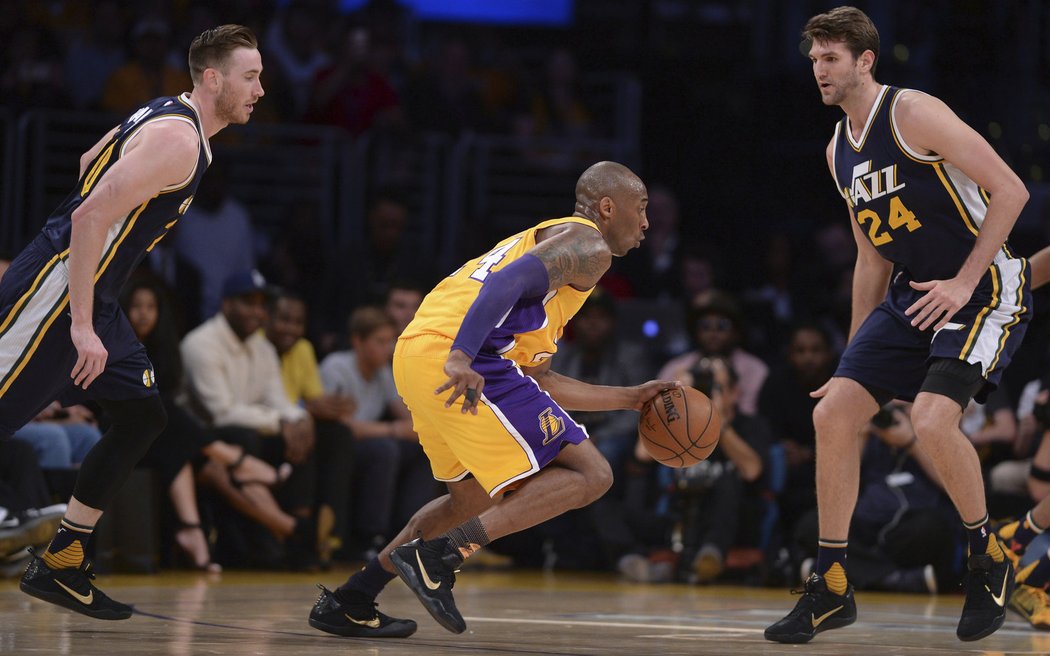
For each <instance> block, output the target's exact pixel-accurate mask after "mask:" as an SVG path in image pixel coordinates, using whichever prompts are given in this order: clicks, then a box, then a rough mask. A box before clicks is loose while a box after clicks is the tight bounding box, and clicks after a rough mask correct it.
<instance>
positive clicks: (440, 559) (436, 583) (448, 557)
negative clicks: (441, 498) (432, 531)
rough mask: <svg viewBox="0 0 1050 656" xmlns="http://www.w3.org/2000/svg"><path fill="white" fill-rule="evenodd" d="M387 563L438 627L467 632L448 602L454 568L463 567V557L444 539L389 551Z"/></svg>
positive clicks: (454, 605) (453, 580)
mask: <svg viewBox="0 0 1050 656" xmlns="http://www.w3.org/2000/svg"><path fill="white" fill-rule="evenodd" d="M390 562H392V563H393V564H394V569H396V570H397V574H398V576H400V577H401V580H402V581H404V582H405V584H406V585H408V587H409V588H411V590H412V592H415V593H416V596H417V597H419V600H420V601H421V602H423V606H425V607H426V609H427V611H429V612H430V615H431V616H432V617H433V618H434V619H435V620H437V622H438V624H440V625H441V626H443V627H445V628H446V629H448V630H449V631H451V632H453V633H463V632H464V631H466V630H467V623H466V622H465V621H464V620H463V616H462V615H460V614H459V610H457V609H456V600H455V599H453V598H452V586H453V585H455V583H456V573H455V572H456V568H457V567H459V566H460V565H461V564H462V563H463V556H462V554H460V552H459V549H456V548H455V547H454V546H453V545H452V542H451V541H450V540H449V539H448V538H438V539H436V540H427V541H425V542H424V541H423V540H421V539H419V538H416V539H415V540H412V541H411V542H409V543H408V544H403V545H401V546H400V547H397V548H395V549H394V550H393V551H391V552H390Z"/></svg>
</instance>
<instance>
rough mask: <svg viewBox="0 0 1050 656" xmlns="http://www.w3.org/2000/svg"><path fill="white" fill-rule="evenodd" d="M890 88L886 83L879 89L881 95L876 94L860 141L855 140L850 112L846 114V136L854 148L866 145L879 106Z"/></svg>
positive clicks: (858, 148)
mask: <svg viewBox="0 0 1050 656" xmlns="http://www.w3.org/2000/svg"><path fill="white" fill-rule="evenodd" d="M888 90H889V87H888V86H886V85H885V84H884V85H882V88H881V89H879V95H877V96H875V102H874V103H872V105H871V111H870V112H868V118H867V120H865V121H864V129H863V130H861V132H860V141H854V140H853V125H852V124H851V123H850V120H849V114H847V115H846V138H847V139H849V143H850V145H851V146H853V149H854V150H860V149H861V148H862V147H863V146H864V141H865V140H866V139H867V138H868V132H870V131H871V124H872V123H873V122H874V121H875V114H876V113H877V112H878V111H879V107H881V106H882V99H883V97H884V96H885V95H886V92H887V91H888Z"/></svg>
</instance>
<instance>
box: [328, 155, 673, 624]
mask: <svg viewBox="0 0 1050 656" xmlns="http://www.w3.org/2000/svg"><path fill="white" fill-rule="evenodd" d="M647 202H648V198H647V193H646V189H645V185H644V184H642V181H641V180H640V179H639V178H638V176H636V175H635V174H634V173H632V172H631V171H630V170H629V169H627V168H626V167H625V166H623V165H621V164H617V163H615V162H599V163H597V164H595V165H593V166H591V167H590V168H588V169H587V170H586V171H584V172H583V174H582V175H581V176H580V179H579V181H577V183H576V209H575V212H574V213H573V215H572V216H571V217H565V218H561V219H554V220H552V221H546V222H544V223H540V224H539V225H537V226H535V227H533V228H530V229H529V230H525V231H524V232H521V233H518V234H516V235H513V236H511V237H509V238H507V239H505V240H503V241H502V242H500V243H499V244H497V245H496V247H495V248H493V249H492V250H491V251H490V252H489V253H487V254H485V255H483V256H481V257H478V258H475V259H473V260H471V261H470V262H467V263H466V264H465V265H463V266H462V267H460V268H459V269H458V270H457V271H455V272H454V273H453V274H452V275H450V276H449V277H448V278H446V279H445V280H444V281H442V282H441V283H440V284H439V285H438V286H437V287H436V288H435V289H434V290H433V291H432V292H431V293H430V294H429V295H428V296H427V297H426V298H425V299H424V300H423V304H422V305H421V306H420V308H419V310H418V312H417V313H416V317H415V319H414V320H413V321H412V323H410V324H409V325H408V327H407V328H406V329H405V331H404V333H403V334H402V335H401V337H400V339H399V340H398V343H397V349H396V350H395V352H394V380H395V382H396V383H397V388H398V392H399V393H400V394H401V396H402V397H403V398H404V400H405V403H407V404H408V408H409V410H410V411H411V412H412V421H413V426H414V428H415V430H416V432H417V433H418V434H419V440H420V443H421V444H422V445H423V448H424V449H425V450H426V453H427V457H428V458H429V459H430V462H431V467H432V469H433V472H434V477H435V478H437V479H438V480H440V481H444V482H445V483H446V484H447V485H448V490H449V493H448V494H446V495H445V496H443V497H441V498H439V499H436V500H434V501H432V502H431V503H429V504H427V505H426V506H424V507H423V508H422V509H421V510H420V511H419V512H418V513H416V515H415V516H414V517H413V518H412V519H411V520H410V521H409V523H408V526H406V527H405V528H404V529H403V530H402V531H401V533H400V534H399V535H398V536H397V537H396V538H394V540H393V541H392V542H391V543H390V544H389V545H387V546H386V547H385V548H384V549H383V550H382V551H381V552H380V554H379V556H378V557H377V558H374V559H373V560H372V561H371V562H369V563H368V564H367V565H366V566H365V568H364V569H363V570H361V571H360V572H357V573H356V574H354V575H353V576H352V577H350V579H349V580H348V581H347V582H346V583H345V584H344V585H343V586H341V587H340V588H339V589H338V590H336V591H335V592H331V591H329V590H327V589H324V588H322V593H321V596H320V598H319V599H318V600H317V603H316V605H315V606H314V608H313V610H312V611H311V613H310V625H311V626H313V627H315V628H317V629H320V630H322V631H326V632H328V633H334V634H336V635H343V636H360V637H404V636H408V635H411V634H412V633H413V632H414V631H415V629H416V624H415V622H412V621H411V620H399V619H394V618H390V617H387V616H386V615H384V614H383V613H380V612H379V611H378V610H377V609H376V604H375V598H376V596H377V595H378V594H379V592H380V591H382V589H383V588H384V587H385V586H386V584H387V583H389V582H390V581H391V580H393V579H394V577H395V575H399V576H400V577H401V578H402V579H403V580H404V581H405V583H406V584H407V585H408V586H409V587H410V588H411V589H412V590H413V592H415V593H416V595H417V596H418V597H419V599H420V601H422V602H423V605H424V606H425V607H426V609H427V610H428V611H429V612H430V614H431V615H432V616H433V617H434V619H436V620H437V621H438V622H439V623H440V624H441V625H442V626H444V627H445V628H446V629H448V630H450V631H453V632H455V633H461V632H463V631H464V630H465V629H466V623H465V622H464V621H463V617H462V616H461V615H460V613H459V611H458V610H457V609H456V604H455V601H454V600H453V598H452V585H453V583H454V581H455V575H454V574H453V572H454V571H455V569H456V568H457V567H458V566H459V565H460V563H462V562H463V559H464V558H466V557H468V556H469V555H470V554H472V553H474V552H475V551H477V550H478V549H480V548H481V547H483V546H484V545H486V544H488V542H489V541H490V540H494V539H496V538H500V537H503V536H504V535H508V534H510V533H514V532H516V531H520V530H522V529H526V528H529V527H530V526H534V525H536V524H539V523H540V522H543V521H546V520H548V519H550V518H552V517H555V516H557V515H560V514H561V513H563V512H566V511H568V510H572V509H573V508H580V507H583V506H586V505H587V504H589V503H591V502H592V501H594V500H595V499H597V498H598V497H600V496H601V495H602V494H604V493H605V491H606V490H608V489H609V486H610V485H611V484H612V471H611V470H610V468H609V464H608V463H607V462H606V461H605V459H604V458H603V457H602V456H601V454H600V453H599V452H598V450H597V449H596V448H595V447H594V445H592V444H591V443H590V442H589V441H587V433H586V431H585V430H584V428H583V427H582V426H580V425H579V424H577V423H576V422H575V421H573V420H572V417H570V416H569V414H568V413H567V412H566V411H565V410H566V409H570V410H622V409H632V410H639V409H641V407H642V405H643V404H644V403H645V402H647V401H648V400H649V399H651V398H652V397H653V396H655V395H656V394H657V393H659V392H660V391H661V390H664V389H667V388H670V387H675V386H677V385H678V383H677V382H675V381H650V382H648V383H645V384H642V385H638V386H635V387H603V386H598V385H589V384H587V383H583V382H580V381H578V380H575V379H572V378H568V377H565V376H562V375H559V374H556V373H554V372H553V371H551V370H550V358H551V356H552V355H553V354H554V352H555V350H556V349H557V341H558V338H560V337H561V334H562V331H563V330H564V328H565V324H566V323H567V322H568V321H569V319H570V318H572V316H573V315H574V314H575V313H576V311H577V310H579V308H580V306H582V305H583V302H584V300H585V299H586V298H587V296H588V295H589V294H590V292H591V290H592V289H593V287H594V285H595V284H597V282H598V280H599V279H600V278H601V277H602V275H603V274H604V273H605V272H606V271H607V270H608V268H609V266H610V264H611V263H612V258H613V257H614V256H615V257H619V256H623V255H625V254H626V253H627V252H628V251H629V250H631V249H632V248H636V247H637V246H638V245H639V244H640V243H641V241H642V239H644V234H643V233H644V232H645V230H646V229H647V228H648V227H649V224H648V221H647V220H646V217H645V207H646V204H647ZM461 397H462V399H463V402H462V404H461V405H455V404H456V402H457V401H458V400H459V399H460V398H461ZM512 490H513V493H512V494H509V492H511V491H512ZM413 538H414V539H413ZM409 540H412V541H411V542H408V541H409ZM406 542H407V544H405V543H406ZM399 545H400V546H399Z"/></svg>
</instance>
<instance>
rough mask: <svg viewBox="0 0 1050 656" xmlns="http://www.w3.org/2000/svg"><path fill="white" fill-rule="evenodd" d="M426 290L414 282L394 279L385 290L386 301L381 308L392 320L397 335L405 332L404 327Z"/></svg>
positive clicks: (411, 317) (409, 320) (414, 314)
mask: <svg viewBox="0 0 1050 656" xmlns="http://www.w3.org/2000/svg"><path fill="white" fill-rule="evenodd" d="M426 294H427V293H426V290H424V289H423V287H422V286H420V285H419V284H418V283H416V282H411V281H408V280H394V281H392V282H391V283H390V286H389V287H388V288H387V290H386V303H385V304H384V305H383V309H384V310H386V313H387V314H388V315H390V318H391V319H393V320H394V332H396V333H397V334H398V335H400V334H401V333H403V332H405V328H406V327H407V326H408V324H409V323H411V322H412V319H413V318H415V316H416V310H418V309H419V306H420V304H421V303H422V302H423V297H424V296H426Z"/></svg>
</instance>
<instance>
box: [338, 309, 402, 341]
mask: <svg viewBox="0 0 1050 656" xmlns="http://www.w3.org/2000/svg"><path fill="white" fill-rule="evenodd" d="M384 326H390V327H391V328H393V329H394V330H395V331H396V330H397V326H396V325H395V324H394V320H393V319H392V318H391V317H390V315H389V314H387V313H386V312H385V311H384V310H382V309H380V308H377V307H372V306H365V307H359V308H357V309H356V310H354V312H353V314H351V315H350V321H349V328H350V336H351V337H356V338H358V339H368V338H369V337H371V336H372V333H374V332H375V331H377V330H379V329H380V328H382V327H384Z"/></svg>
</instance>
